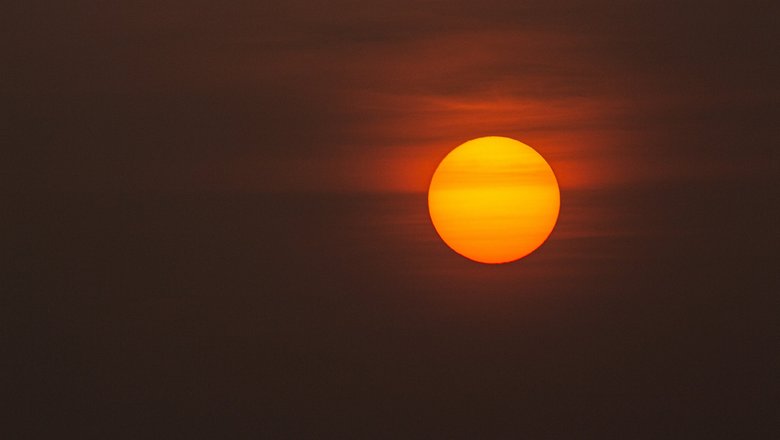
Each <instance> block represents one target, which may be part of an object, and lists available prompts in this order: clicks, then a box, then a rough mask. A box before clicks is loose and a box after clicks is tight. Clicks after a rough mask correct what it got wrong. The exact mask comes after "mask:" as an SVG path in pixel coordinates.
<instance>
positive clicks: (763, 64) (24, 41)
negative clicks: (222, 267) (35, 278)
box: [2, 0, 778, 191]
mask: <svg viewBox="0 0 780 440" xmlns="http://www.w3.org/2000/svg"><path fill="white" fill-rule="evenodd" d="M770 7H771V3H769V2H764V3H763V4H762V3H753V2H751V3H750V5H744V4H739V5H738V4H735V3H731V2H721V3H720V4H707V5H702V4H699V3H696V2H593V1H589V2H543V1H540V2H517V1H491V0H489V1H482V2H476V3H475V2H457V1H452V2H404V1H400V2H399V1H392V2H384V1H380V2H343V1H335V2H295V1H292V2H283V3H279V4H276V5H274V4H270V3H267V2H231V3H230V5H225V4H222V3H215V2H178V1H167V0H166V1H155V2H132V3H128V4H114V3H105V2H68V4H67V5H65V4H50V3H48V2H24V3H23V4H20V5H17V6H16V7H15V8H12V9H11V13H10V14H7V15H8V18H9V19H10V21H11V25H10V28H7V29H6V32H10V35H9V38H7V39H5V40H6V41H5V43H3V44H4V45H5V46H6V48H7V49H8V52H10V53H9V55H10V58H9V60H10V63H6V75H4V80H3V82H2V92H3V94H4V95H5V96H6V98H5V99H6V102H8V103H9V104H10V105H11V107H10V110H11V112H10V119H7V120H8V122H9V127H8V130H7V139H8V140H9V144H11V145H14V146H15V148H13V149H11V158H10V159H11V161H12V162H13V163H14V164H18V166H14V167H12V168H13V170H12V172H11V174H10V176H8V175H7V176H8V177H10V178H11V182H10V183H11V185H13V184H15V183H18V182H19V181H25V184H26V185H27V186H32V187H36V188H40V189H58V190H59V189H78V190H84V189H95V188H97V187H100V188H123V189H144V190H163V191H167V190H185V189H192V188H199V189H229V190H237V189H238V190H250V191H253V190H262V191H275V190H290V189H305V190H315V189H316V190H323V189H325V190H340V191H377V190H381V191H388V190H390V191H392V190H404V191H410V190H411V191H421V190H424V189H425V188H426V186H427V181H428V179H429V177H430V175H431V173H432V170H433V168H434V167H435V165H436V163H437V162H438V160H440V158H442V157H443V156H444V155H445V154H446V153H447V152H448V151H449V150H450V149H451V148H454V147H455V146H456V145H458V144H460V143H461V142H463V141H465V140H468V139H471V138H474V137H478V136H480V135H489V134H497V135H508V136H513V137H516V138H519V139H520V140H522V141H524V142H526V143H528V144H530V145H532V146H533V147H535V148H536V149H538V150H539V151H540V152H541V153H542V154H543V155H544V156H545V157H547V158H548V159H549V160H550V162H551V163H552V165H553V168H554V169H556V170H559V173H558V174H559V178H560V180H561V182H562V184H563V185H564V186H565V187H578V186H600V185H614V184H620V183H625V182H637V181H639V182H651V183H656V182H659V181H662V182H668V181H669V180H670V179H671V180H675V181H682V180H690V179H702V178H709V179H712V178H716V179H717V178H724V177H725V176H730V178H731V177H733V178H739V177H744V176H745V175H754V174H756V173H757V172H760V173H764V174H765V173H768V172H769V171H770V167H774V168H772V170H774V171H776V158H775V156H774V153H773V152H772V151H771V150H772V148H771V146H772V145H773V139H774V138H775V137H776V134H777V129H776V124H774V123H773V119H772V118H770V113H769V112H768V110H769V109H770V108H771V107H772V106H773V105H775V103H776V101H777V98H778V97H777V95H778V87H777V78H778V65H777V61H775V59H776V56H774V55H775V54H776V50H777V42H776V38H773V37H774V36H775V30H774V28H773V27H774V26H773V14H771V13H770V10H771V8H770ZM33 152H34V153H33ZM770 156H771V160H769V158H770Z"/></svg>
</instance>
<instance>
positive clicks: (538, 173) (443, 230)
mask: <svg viewBox="0 0 780 440" xmlns="http://www.w3.org/2000/svg"><path fill="white" fill-rule="evenodd" d="M560 204H561V199H560V191H559V189H558V181H557V180H556V178H555V174H554V173H553V171H552V169H551V168H550V165H549V164H547V162H546V161H545V160H544V158H543V157H542V156H541V155H540V154H539V153H537V152H536V150H534V149H533V148H531V147H529V146H528V145H525V144H523V143H522V142H518V141H516V140H514V139H510V138H506V137H498V136H490V137H483V138H478V139H474V140H471V141H468V142H466V143H464V144H462V145H460V146H459V147H457V148H455V149H454V150H452V151H451V152H450V153H449V154H448V155H447V157H445V158H444V160H442V161H441V163H440V164H439V167H438V168H437V169H436V172H435V173H434V174H433V178H432V180H431V185H430V188H429V190H428V209H429V211H430V215H431V220H432V221H433V226H434V227H435V228H436V231H437V232H438V233H439V235H440V236H441V238H442V240H444V242H445V243H447V245H448V246H449V247H450V248H452V249H453V250H454V251H455V252H457V253H459V254H461V255H463V256H464V257H466V258H469V259H472V260H474V261H478V262H480V263H494V264H495V263H507V262H510V261H514V260H517V259H520V258H523V257H525V256H526V255H528V254H530V253H531V252H533V251H534V250H536V249H537V248H538V247H539V246H541V245H542V243H544V241H545V240H547V237H549V235H550V233H551V232H552V230H553V228H554V227H555V222H556V221H557V220H558V212H559V211H560Z"/></svg>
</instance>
